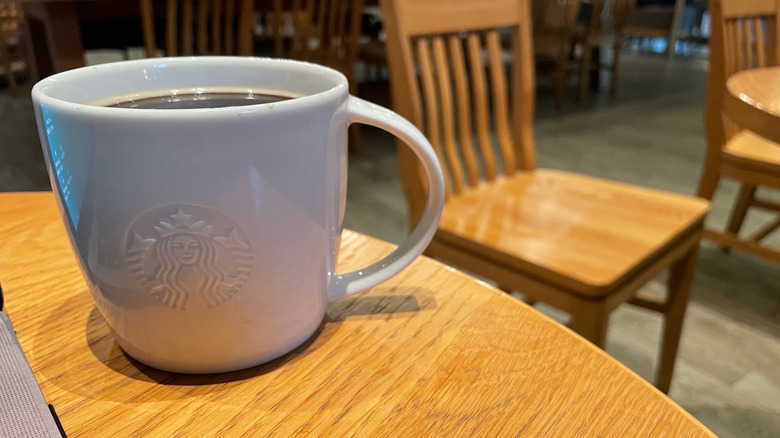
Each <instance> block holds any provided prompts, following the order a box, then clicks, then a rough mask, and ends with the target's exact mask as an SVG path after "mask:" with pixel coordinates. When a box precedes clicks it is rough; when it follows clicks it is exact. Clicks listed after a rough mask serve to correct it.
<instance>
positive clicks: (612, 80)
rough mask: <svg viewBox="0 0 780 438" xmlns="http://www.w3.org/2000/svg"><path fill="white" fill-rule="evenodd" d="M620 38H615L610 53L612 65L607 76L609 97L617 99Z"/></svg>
mask: <svg viewBox="0 0 780 438" xmlns="http://www.w3.org/2000/svg"><path fill="white" fill-rule="evenodd" d="M620 45H621V44H620V38H617V37H615V46H614V47H613V51H612V65H611V66H610V67H611V71H610V75H609V97H610V98H612V99H614V98H615V97H617V80H618V63H619V62H620Z"/></svg>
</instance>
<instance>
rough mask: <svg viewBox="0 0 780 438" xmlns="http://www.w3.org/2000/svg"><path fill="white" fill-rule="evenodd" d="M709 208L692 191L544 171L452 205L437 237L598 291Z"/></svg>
mask: <svg viewBox="0 0 780 438" xmlns="http://www.w3.org/2000/svg"><path fill="white" fill-rule="evenodd" d="M707 211H708V204H707V203H706V202H704V201H699V200H696V199H695V198H690V197H688V196H681V195H676V194H670V193H663V192H659V191H655V190H650V189H644V188H638V187H635V186H629V185H623V184H617V183H613V182H611V181H604V180H599V179H595V178H591V177H586V176H582V175H576V174H571V173H565V172H559V171H551V170H537V171H534V172H522V173H519V174H517V175H515V176H512V177H506V178H501V179H499V180H497V181H496V182H494V183H493V184H489V185H488V184H485V185H482V186H480V187H478V188H476V189H474V190H471V191H469V192H467V193H465V194H463V195H462V196H460V197H458V198H456V199H454V200H452V201H450V202H448V203H447V204H446V205H445V206H444V212H443V214H442V219H441V223H440V224H439V233H438V234H437V238H441V239H443V240H445V241H448V242H451V243H452V244H458V245H464V246H467V247H474V250H475V251H476V250H478V248H480V249H481V250H482V251H484V250H485V248H491V249H492V250H493V251H494V254H493V259H494V260H497V261H499V262H501V263H503V264H505V265H507V266H514V267H516V268H517V269H521V270H523V271H528V272H531V273H533V274H534V275H535V276H538V277H540V278H544V279H546V280H548V281H550V282H553V283H559V284H565V286H566V287H567V288H570V289H572V290H574V291H577V292H578V293H581V294H585V295H593V296H598V295H603V294H606V293H609V292H611V288H612V286H613V285H616V284H620V283H621V282H622V281H623V279H625V278H626V277H627V276H629V275H631V274H633V273H635V272H636V269H637V267H638V266H640V265H641V264H642V263H643V262H644V261H645V260H650V259H653V258H655V257H657V256H658V254H660V253H662V252H663V251H665V250H666V249H667V248H668V246H669V245H670V244H671V243H672V242H673V241H674V240H675V239H676V238H677V236H678V235H681V234H685V233H687V232H688V230H690V229H691V228H692V227H695V226H696V224H698V223H700V222H701V220H702V218H703V216H704V215H705V214H706V213H707ZM561 277H564V278H561ZM564 279H565V280H564ZM562 282H563V283H562Z"/></svg>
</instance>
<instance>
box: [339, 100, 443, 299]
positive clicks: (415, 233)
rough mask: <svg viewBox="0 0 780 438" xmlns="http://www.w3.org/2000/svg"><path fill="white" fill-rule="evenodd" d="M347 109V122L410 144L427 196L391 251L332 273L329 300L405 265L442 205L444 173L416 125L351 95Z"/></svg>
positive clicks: (418, 248) (425, 238)
mask: <svg viewBox="0 0 780 438" xmlns="http://www.w3.org/2000/svg"><path fill="white" fill-rule="evenodd" d="M347 112H348V115H347V117H348V123H349V124H352V123H363V124H366V125H371V126H376V127H377V128H380V129H384V130H385V131H387V132H389V133H391V134H393V135H395V136H396V137H398V138H399V139H401V140H402V141H403V142H404V143H406V145H407V146H409V147H410V148H412V151H414V153H415V155H417V158H418V159H419V160H420V162H421V163H422V167H423V169H425V173H426V175H427V176H428V199H427V201H426V203H425V210H423V214H422V217H421V218H420V221H419V222H418V223H417V226H416V227H414V230H412V232H411V234H409V236H407V238H406V240H404V241H403V242H402V243H401V245H399V246H398V248H396V250H395V251H393V252H392V253H390V255H388V256H387V257H385V258H383V259H382V260H380V261H378V262H376V263H374V264H373V265H370V266H368V267H366V268H364V269H360V270H358V271H354V272H350V273H348V274H341V275H339V274H336V275H335V278H334V281H333V283H332V286H331V290H330V295H329V298H330V299H331V300H335V299H338V298H341V297H344V296H347V295H350V294H353V293H356V292H360V291H363V290H366V289H369V288H372V287H374V286H376V285H378V284H379V283H382V282H383V281H385V280H387V279H389V278H390V277H392V276H394V275H396V274H398V273H399V272H401V270H402V269H404V268H406V267H407V266H409V264H411V263H412V261H414V259H416V258H417V257H418V256H419V255H420V254H422V252H423V250H425V247H426V246H428V243H430V241H431V239H433V235H434V234H435V233H436V228H438V226H439V219H440V218H441V210H442V207H443V206H444V177H443V176H442V171H441V167H440V166H439V160H438V159H437V158H436V152H434V150H433V147H432V146H431V144H430V143H429V142H428V140H427V139H426V138H425V136H424V135H423V134H422V132H420V130H419V129H417V128H416V127H415V126H414V125H412V124H411V123H409V122H408V121H407V120H406V119H404V118H403V117H401V116H399V115H398V114H396V113H394V112H392V111H390V110H389V109H387V108H383V107H381V106H379V105H374V104H373V103H370V102H366V101H365V100H363V99H359V98H357V97H354V96H349V100H348V101H347Z"/></svg>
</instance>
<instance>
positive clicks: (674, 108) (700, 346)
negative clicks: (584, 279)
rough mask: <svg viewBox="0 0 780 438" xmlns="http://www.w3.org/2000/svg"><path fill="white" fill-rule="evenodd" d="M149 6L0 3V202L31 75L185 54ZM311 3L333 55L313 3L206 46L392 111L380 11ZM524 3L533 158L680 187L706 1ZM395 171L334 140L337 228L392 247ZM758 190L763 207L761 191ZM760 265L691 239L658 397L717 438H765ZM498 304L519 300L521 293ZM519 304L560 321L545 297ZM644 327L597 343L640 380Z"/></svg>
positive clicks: (693, 156) (368, 147)
mask: <svg viewBox="0 0 780 438" xmlns="http://www.w3.org/2000/svg"><path fill="white" fill-rule="evenodd" d="M724 1H725V0H724ZM737 1H739V2H741V1H742V0H737ZM745 1H748V2H749V0H745ZM166 3H167V2H166V1H165V0H142V1H140V2H139V1H138V0H113V1H107V0H106V1H100V0H83V1H81V0H72V1H57V2H47V1H45V0H38V1H29V2H23V3H10V2H6V1H5V0H0V191H41V190H50V189H51V187H50V184H49V180H48V176H47V173H46V168H45V164H44V161H43V155H42V152H41V146H40V142H39V139H38V132H37V128H36V125H35V119H34V114H33V110H32V103H31V100H30V97H29V95H30V89H31V87H32V85H33V83H34V82H35V81H36V80H37V79H39V78H42V77H45V76H48V75H50V74H52V73H55V72H58V71H63V70H67V69H70V68H75V67H79V66H83V65H93V64H99V63H105V62H113V61H121V60H125V59H135V58H141V57H147V56H159V55H163V54H174V55H186V54H193V53H195V54H200V53H202V52H201V51H200V49H201V47H197V46H198V44H199V42H200V38H201V35H200V34H199V33H198V32H195V31H193V30H190V31H189V32H190V34H189V36H187V35H186V31H183V30H182V29H184V27H185V26H184V25H181V26H180V28H181V29H180V31H182V32H185V34H183V35H179V34H174V36H173V40H171V37H170V36H168V33H169V32H168V31H167V29H169V28H170V26H171V20H170V16H169V14H170V12H171V10H170V9H169V7H168V5H167V4H166ZM324 3H326V4H327V6H323V7H322V9H321V10H322V11H325V12H324V15H323V16H322V17H326V16H327V17H331V16H333V17H335V18H333V19H340V20H345V24H344V25H343V26H341V27H339V26H334V25H332V24H331V26H330V29H329V31H331V32H335V30H334V29H337V28H338V32H340V33H339V35H337V37H338V38H336V39H335V40H337V41H338V44H334V45H333V46H330V45H327V44H324V43H323V41H326V39H327V37H324V36H323V33H322V32H323V30H322V28H321V27H318V25H319V24H318V23H322V22H324V21H318V19H319V20H322V18H321V17H319V15H318V12H312V11H319V10H320V9H306V8H307V7H308V6H307V5H308V4H309V2H307V1H294V2H293V1H290V2H282V1H271V0H267V1H263V0H257V1H254V2H250V6H248V7H247V8H246V9H244V6H243V4H241V5H240V6H236V10H235V13H236V14H239V17H238V18H237V19H236V20H235V21H233V22H232V23H233V24H235V28H236V29H235V31H236V32H237V33H240V32H244V31H243V30H242V29H244V27H245V28H246V29H248V30H247V31H246V32H245V33H243V34H241V35H238V36H237V39H236V42H235V44H233V47H224V48H219V47H217V46H216V45H215V46H212V47H211V48H210V50H209V52H210V53H216V54H228V53H231V51H232V52H233V53H238V54H253V55H258V56H272V57H285V58H295V59H305V60H311V61H314V62H320V63H323V64H326V65H330V66H332V67H334V68H337V69H339V70H341V71H342V72H343V73H345V74H346V75H347V76H348V77H349V79H350V81H351V83H352V85H353V87H352V92H353V93H354V94H357V95H358V96H361V97H363V98H365V99H368V100H371V101H374V102H377V103H379V104H381V105H385V106H389V107H392V102H391V98H390V95H391V94H390V82H391V80H392V78H391V75H390V71H389V68H388V60H387V56H386V44H387V41H386V39H387V37H386V34H385V31H384V30H383V14H382V7H381V5H380V4H378V2H376V1H374V2H372V1H370V0H365V2H364V1H347V0H344V1H343V2H341V1H336V2H324ZM533 3H534V4H533V7H534V23H533V25H534V40H535V44H534V45H535V47H534V50H535V57H534V59H535V61H536V62H535V66H534V68H535V71H536V103H535V108H536V117H535V123H534V126H533V130H534V138H535V141H536V150H537V155H538V156H537V165H538V166H539V167H541V168H552V169H561V170H566V171H571V172H576V173H580V174H586V175H591V176H596V177H600V178H606V179H610V180H614V181H620V182H626V183H632V184H636V185H640V186H645V187H650V188H655V189H661V190H666V191H670V192H675V193H680V194H686V195H695V194H697V187H698V186H699V181H700V176H701V173H702V169H703V168H704V164H705V155H706V151H707V139H706V136H705V123H704V117H705V116H704V113H705V112H704V110H705V100H706V95H707V83H708V69H709V68H710V56H711V55H712V56H713V57H718V56H722V54H721V53H720V52H719V51H720V50H722V48H715V47H713V48H712V53H711V48H710V46H709V43H710V37H711V35H712V32H713V28H714V27H716V26H720V25H721V24H720V23H714V22H713V19H712V15H711V13H710V7H709V6H710V5H708V2H707V1H705V0H636V1H635V2H627V4H628V6H627V7H626V8H625V10H623V9H619V8H617V6H615V8H614V9H610V8H611V7H612V6H613V5H618V4H620V3H622V2H621V1H620V0H611V1H606V2H600V1H597V0H594V1H586V0H583V1H569V0H567V1H558V0H549V1H548V0H537V1H534V2H533ZM241 14H243V15H241ZM247 17H248V18H247ZM318 17H319V18H318ZM431 19H432V20H435V17H431ZM177 20H178V21H175V22H176V23H182V21H181V19H180V18H178V19H177ZM243 23H248V24H247V25H246V26H245V25H244V24H243ZM593 23H600V24H598V25H595V24H593ZM604 23H608V25H607V24H604ZM212 30H213V29H212ZM757 35H758V34H756V36H757ZM166 36H167V37H166ZM247 41H248V42H249V43H250V44H249V45H248V46H247V45H246V42H247ZM188 43H189V44H190V46H188V45H187V44H188ZM196 43H198V44H196ZM505 49H506V53H505V55H506V56H511V54H510V52H509V50H508V46H507V47H505ZM246 50H249V51H250V53H246ZM398 169H399V165H398V154H397V150H396V143H395V140H394V139H393V138H392V137H390V136H389V135H387V134H386V133H383V132H380V131H378V130H375V129H372V128H367V127H360V128H359V129H354V130H352V131H351V132H350V156H349V188H348V206H347V217H346V226H347V227H348V228H352V229H354V230H357V231H360V232H364V233H367V234H370V235H373V236H376V237H379V238H382V239H385V240H387V241H390V242H394V243H399V242H400V241H401V240H402V239H403V237H404V236H405V235H406V234H407V233H408V228H409V213H408V209H407V202H406V199H405V197H404V191H403V189H402V184H401V180H400V178H399V170H398ZM740 190H741V185H740V183H739V182H738V181H736V180H731V179H723V180H721V182H720V184H719V186H718V190H717V192H716V193H715V196H714V198H713V200H712V211H711V213H710V215H709V217H708V219H707V225H708V227H710V228H713V229H724V228H725V227H727V226H728V224H729V223H730V221H731V218H732V217H733V216H732V211H733V209H734V202H735V199H736V198H737V197H738V195H739V193H740ZM758 193H759V194H760V195H761V196H762V197H764V199H769V200H774V201H778V200H780V198H778V197H777V196H776V194H775V193H774V192H772V190H771V189H766V188H763V187H760V188H758ZM775 216H776V214H775V213H774V212H768V211H758V210H755V211H754V210H750V212H749V214H747V216H746V218H745V220H744V224H743V225H742V230H743V231H744V232H746V233H749V232H752V231H755V230H759V229H761V227H762V226H763V224H765V223H766V222H767V221H768V220H772V219H773V218H774V217H775ZM0 220H2V212H0ZM779 242H780V238H778V236H777V235H772V234H771V233H770V234H768V236H767V237H766V238H765V239H763V240H762V244H764V245H767V246H770V247H771V246H772V245H775V246H777V244H778V243H779ZM0 245H2V243H1V242H0ZM776 260H778V259H775V261H772V259H771V258H762V257H758V256H756V255H752V254H748V253H746V252H743V251H739V250H730V251H727V250H724V249H722V248H721V247H720V246H719V245H718V244H715V243H713V242H711V241H708V240H705V241H704V242H703V243H702V246H701V250H700V257H699V264H698V268H697V271H696V277H695V281H694V284H693V289H692V292H691V298H690V303H689V306H688V313H687V316H686V321H685V326H684V330H683V334H682V340H681V346H680V351H679V354H678V359H677V366H676V368H675V375H674V380H673V382H672V387H671V390H670V392H669V395H670V397H671V398H672V399H673V400H675V401H676V402H678V403H679V404H680V405H681V406H683V407H684V408H685V409H686V410H688V411H689V412H691V413H692V414H693V415H694V416H695V417H696V418H698V419H699V420H700V421H702V422H703V423H704V424H705V425H706V426H708V427H709V428H711V429H712V430H713V431H714V432H715V433H716V434H718V435H721V436H735V437H745V436H757V437H758V436H765V437H777V436H780V269H778V265H777V262H776ZM664 282H665V277H664V276H661V277H659V278H657V279H655V280H653V281H651V282H650V283H649V284H648V285H647V286H646V287H645V288H644V289H643V293H645V294H648V295H661V294H663V290H664V287H665V286H664ZM513 293H514V294H515V295H516V296H517V297H518V299H522V298H523V296H522V291H518V292H513ZM535 307H536V308H537V309H539V310H540V311H542V312H544V313H546V314H548V315H550V316H551V317H553V318H554V319H556V320H558V321H560V322H562V323H566V322H567V321H568V318H569V316H568V315H566V314H565V313H563V312H561V311H558V310H556V309H555V308H553V307H551V306H548V305H545V304H544V303H536V304H535ZM660 331H661V317H660V316H659V315H657V314H655V313H653V312H649V311H647V310H644V309H641V308H637V307H631V306H621V307H620V308H619V309H618V310H617V311H615V312H614V313H613V314H612V316H611V319H610V326H609V331H608V333H607V340H606V347H605V350H606V351H607V352H608V353H609V354H611V355H613V356H614V357H615V358H617V359H618V360H620V361H621V362H623V363H624V364H625V365H627V366H628V367H630V368H631V369H632V370H634V371H635V372H636V373H638V374H639V375H641V376H642V377H644V378H646V379H648V380H650V381H653V378H654V375H653V370H654V369H655V366H656V361H657V359H656V358H657V349H658V338H659V336H660Z"/></svg>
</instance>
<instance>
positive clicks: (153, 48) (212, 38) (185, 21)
mask: <svg viewBox="0 0 780 438" xmlns="http://www.w3.org/2000/svg"><path fill="white" fill-rule="evenodd" d="M154 16H155V13H154V1H153V0H141V22H142V25H143V32H144V44H145V47H146V55H147V56H148V57H154V56H156V55H157V40H156V37H155V31H154ZM254 23H255V11H254V0H166V1H165V54H166V55H167V56H177V55H185V56H189V55H242V56H249V55H252V43H253V36H252V29H253V26H254Z"/></svg>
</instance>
